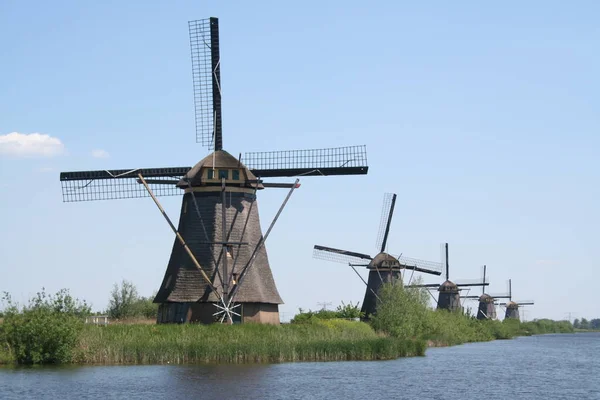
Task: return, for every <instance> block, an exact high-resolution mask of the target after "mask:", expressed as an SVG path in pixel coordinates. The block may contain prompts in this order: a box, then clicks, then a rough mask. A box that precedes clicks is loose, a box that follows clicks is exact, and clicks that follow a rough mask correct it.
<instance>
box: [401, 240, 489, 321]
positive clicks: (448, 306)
mask: <svg viewBox="0 0 600 400" xmlns="http://www.w3.org/2000/svg"><path fill="white" fill-rule="evenodd" d="M443 259H444V264H445V267H446V280H445V281H444V282H443V283H442V284H441V285H438V284H435V283H428V284H422V285H411V286H410V287H422V288H428V289H430V288H437V291H438V292H439V293H438V300H437V308H438V309H440V310H448V311H461V310H462V303H461V301H460V299H461V296H460V291H461V290H462V289H461V288H463V287H473V286H482V287H485V286H488V285H489V283H488V282H486V281H485V277H484V281H483V282H453V281H451V280H450V261H449V254H448V243H444V250H443Z"/></svg>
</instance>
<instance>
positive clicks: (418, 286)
mask: <svg viewBox="0 0 600 400" xmlns="http://www.w3.org/2000/svg"><path fill="white" fill-rule="evenodd" d="M406 287H407V288H437V287H440V284H439V283H423V284H420V285H407V286H406Z"/></svg>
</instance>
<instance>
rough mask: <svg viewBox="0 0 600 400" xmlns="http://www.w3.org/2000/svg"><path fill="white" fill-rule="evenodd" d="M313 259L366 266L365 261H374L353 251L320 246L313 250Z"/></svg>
mask: <svg viewBox="0 0 600 400" xmlns="http://www.w3.org/2000/svg"><path fill="white" fill-rule="evenodd" d="M313 258H316V259H319V260H325V261H333V262H338V263H342V264H361V263H362V264H365V260H368V261H371V260H372V258H371V256H369V255H367V254H361V253H355V252H353V251H347V250H340V249H334V248H333V247H325V246H319V245H315V247H314V249H313Z"/></svg>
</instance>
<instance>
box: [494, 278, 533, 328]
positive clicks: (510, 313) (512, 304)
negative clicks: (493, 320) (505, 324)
mask: <svg viewBox="0 0 600 400" xmlns="http://www.w3.org/2000/svg"><path fill="white" fill-rule="evenodd" d="M508 299H509V302H508V303H500V304H499V305H500V306H504V307H506V313H505V314H504V318H505V319H508V318H512V319H517V320H518V319H519V307H524V306H532V305H533V304H534V303H533V300H524V301H513V299H512V280H511V279H509V280H508Z"/></svg>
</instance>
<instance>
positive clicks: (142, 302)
mask: <svg viewBox="0 0 600 400" xmlns="http://www.w3.org/2000/svg"><path fill="white" fill-rule="evenodd" d="M153 298H154V296H151V297H143V296H140V295H139V294H138V291H137V288H136V287H135V285H134V284H133V283H131V282H129V281H126V280H123V281H122V282H121V286H119V285H117V284H116V283H115V284H114V286H113V289H112V291H111V293H110V300H109V303H108V312H107V313H108V316H109V317H111V318H115V319H125V318H155V317H156V313H157V311H158V304H154V303H153V302H152V299H153Z"/></svg>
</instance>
